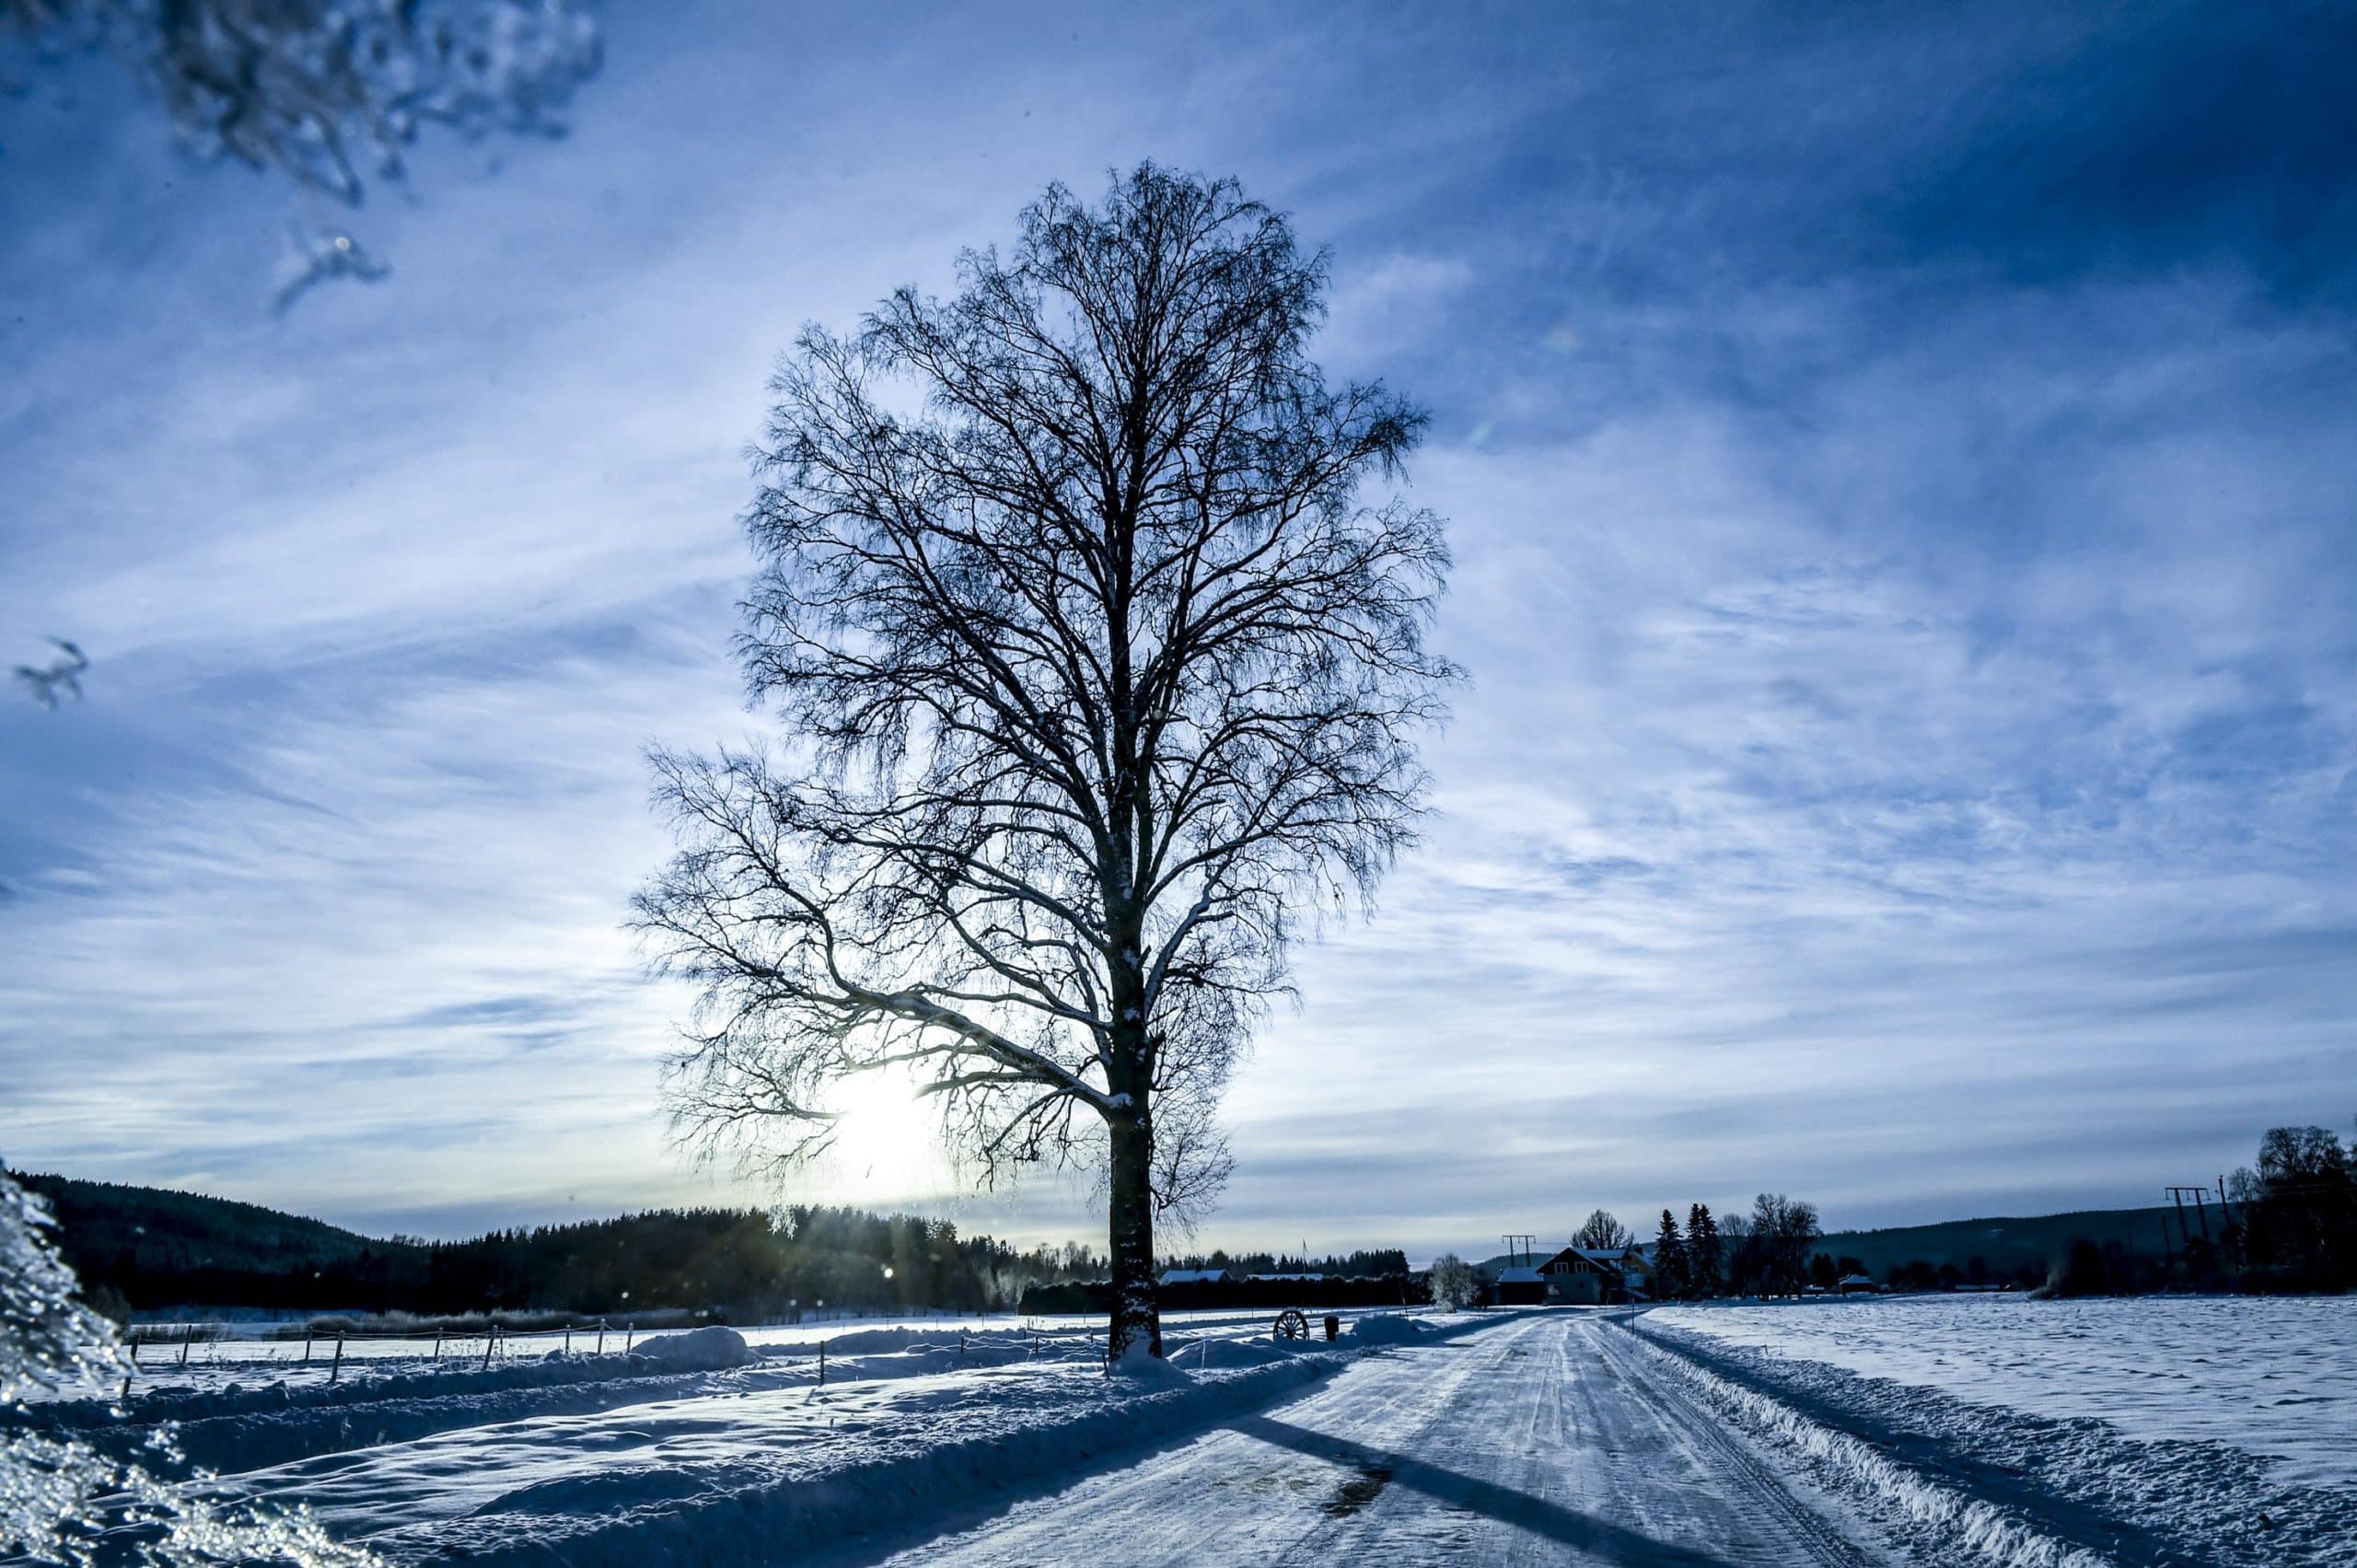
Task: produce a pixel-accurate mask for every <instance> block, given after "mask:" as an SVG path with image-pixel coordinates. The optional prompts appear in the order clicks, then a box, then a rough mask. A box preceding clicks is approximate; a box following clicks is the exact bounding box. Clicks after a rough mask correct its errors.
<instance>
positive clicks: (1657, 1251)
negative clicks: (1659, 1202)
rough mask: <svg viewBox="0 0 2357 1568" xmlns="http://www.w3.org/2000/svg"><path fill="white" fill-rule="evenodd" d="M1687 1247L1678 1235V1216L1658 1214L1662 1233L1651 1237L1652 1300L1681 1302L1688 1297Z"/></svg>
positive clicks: (1666, 1212)
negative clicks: (1652, 1258)
mask: <svg viewBox="0 0 2357 1568" xmlns="http://www.w3.org/2000/svg"><path fill="white" fill-rule="evenodd" d="M1688 1284H1689V1281H1688V1278H1687V1268H1686V1243H1685V1241H1684V1240H1683V1239H1682V1238H1681V1237H1679V1236H1678V1216H1677V1215H1675V1214H1671V1213H1670V1212H1669V1211H1668V1210H1667V1209H1664V1210H1663V1211H1662V1212H1661V1232H1660V1234H1659V1235H1657V1236H1655V1237H1654V1299H1655V1301H1680V1300H1683V1299H1684V1298H1685V1297H1686V1295H1687V1294H1688Z"/></svg>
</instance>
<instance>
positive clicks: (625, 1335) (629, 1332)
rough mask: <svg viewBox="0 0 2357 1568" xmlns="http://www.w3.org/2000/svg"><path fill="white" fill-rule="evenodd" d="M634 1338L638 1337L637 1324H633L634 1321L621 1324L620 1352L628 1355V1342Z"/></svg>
mask: <svg viewBox="0 0 2357 1568" xmlns="http://www.w3.org/2000/svg"><path fill="white" fill-rule="evenodd" d="M636 1338H638V1325H637V1324H635V1323H625V1324H623V1325H622V1353H623V1354H624V1355H628V1354H629V1353H630V1342H631V1341H633V1340H634V1339H636Z"/></svg>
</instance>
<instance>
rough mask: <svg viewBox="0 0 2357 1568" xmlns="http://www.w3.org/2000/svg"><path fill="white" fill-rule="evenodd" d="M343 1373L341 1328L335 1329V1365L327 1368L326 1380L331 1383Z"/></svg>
mask: <svg viewBox="0 0 2357 1568" xmlns="http://www.w3.org/2000/svg"><path fill="white" fill-rule="evenodd" d="M342 1375H343V1330H342V1329H338V1330H336V1331H335V1365H332V1366H330V1367H329V1368H328V1381H329V1382H331V1383H332V1382H334V1381H335V1380H336V1378H337V1377H339V1376H342Z"/></svg>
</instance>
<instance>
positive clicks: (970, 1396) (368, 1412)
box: [0, 1313, 1480, 1563]
mask: <svg viewBox="0 0 2357 1568" xmlns="http://www.w3.org/2000/svg"><path fill="white" fill-rule="evenodd" d="M1369 1316H1370V1315H1368V1314H1363V1313H1362V1314H1351V1315H1349V1317H1350V1318H1352V1319H1353V1321H1352V1323H1351V1325H1350V1327H1349V1328H1348V1329H1347V1330H1346V1331H1345V1332H1344V1334H1343V1337H1342V1339H1341V1342H1339V1343H1338V1344H1336V1345H1333V1346H1328V1345H1327V1344H1326V1343H1325V1342H1323V1341H1322V1340H1318V1341H1314V1342H1291V1343H1286V1344H1282V1345H1280V1344H1277V1343H1273V1342H1271V1339H1270V1335H1269V1321H1270V1319H1269V1316H1268V1315H1265V1314H1260V1313H1254V1314H1249V1315H1245V1314H1237V1313H1225V1314H1198V1315H1190V1317H1191V1320H1190V1321H1186V1322H1179V1321H1176V1320H1174V1321H1172V1322H1170V1323H1169V1324H1168V1325H1167V1342H1168V1344H1169V1347H1170V1349H1171V1351H1172V1354H1171V1357H1170V1360H1171V1364H1172V1365H1171V1367H1170V1368H1158V1369H1156V1372H1157V1376H1153V1377H1149V1378H1139V1377H1134V1376H1110V1377H1109V1376H1106V1375H1105V1374H1104V1372H1103V1371H1102V1368H1101V1359H1102V1357H1101V1347H1102V1337H1101V1336H1102V1324H1101V1320H1099V1319H1095V1318H1091V1319H1088V1320H1086V1325H1085V1326H1083V1325H1081V1324H1078V1323H1072V1324H1057V1323H1050V1322H1045V1321H1034V1322H1031V1323H1029V1324H1028V1325H1027V1324H1021V1323H1007V1324H1000V1325H982V1326H979V1327H978V1326H976V1325H974V1324H971V1323H968V1324H965V1325H962V1326H960V1325H955V1324H947V1323H941V1322H933V1323H918V1324H911V1325H893V1326H877V1325H875V1324H873V1323H870V1324H868V1325H865V1326H849V1325H845V1324H842V1323H830V1324H828V1325H824V1326H823V1328H822V1329H821V1330H819V1331H816V1332H799V1331H791V1330H782V1331H780V1332H778V1333H776V1334H773V1335H771V1336H768V1338H769V1340H770V1342H767V1343H759V1344H748V1343H746V1342H745V1341H744V1339H743V1338H742V1337H740V1336H738V1335H737V1333H736V1332H735V1331H734V1330H725V1329H707V1330H697V1331H696V1332H695V1333H694V1334H692V1335H672V1336H656V1337H653V1338H651V1339H644V1340H641V1341H640V1342H638V1343H637V1344H636V1346H635V1347H634V1353H633V1354H631V1355H628V1356H624V1355H621V1354H620V1353H610V1354H608V1355H605V1356H588V1355H578V1354H576V1355H571V1356H567V1355H564V1354H563V1353H554V1354H548V1355H543V1356H540V1357H539V1358H536V1359H524V1358H520V1357H519V1358H517V1359H515V1360H513V1361H510V1362H507V1363H505V1364H501V1363H498V1362H494V1364H493V1365H492V1366H490V1367H489V1368H487V1369H486V1368H484V1367H482V1365H480V1364H479V1363H476V1364H471V1365H470V1364H465V1363H459V1362H457V1361H447V1362H445V1363H444V1364H443V1365H441V1366H439V1367H435V1366H434V1365H430V1364H421V1363H418V1362H415V1361H413V1360H412V1361H399V1360H379V1361H367V1360H360V1361H354V1362H352V1363H348V1364H347V1365H346V1366H345V1367H344V1369H343V1377H342V1378H341V1379H340V1380H339V1381H338V1382H337V1383H335V1384H333V1385H330V1384H327V1383H325V1382H324V1381H322V1380H320V1379H319V1376H317V1375H316V1369H308V1370H307V1369H304V1368H300V1367H293V1366H287V1365H284V1364H279V1365H273V1364H269V1363H260V1364H257V1363H247V1364H245V1365H244V1371H245V1373H246V1376H245V1377H244V1378H242V1379H239V1380H231V1379H217V1378H216V1379H209V1380H203V1381H197V1380H192V1381H190V1382H188V1383H184V1384H180V1385H170V1384H164V1383H161V1382H160V1381H157V1380H149V1379H138V1380H134V1388H133V1391H132V1397H131V1399H130V1400H128V1401H127V1406H126V1407H125V1408H126V1409H127V1415H125V1414H122V1413H118V1411H117V1408H116V1405H115V1402H114V1401H113V1400H107V1399H103V1398H88V1399H84V1400H78V1401H76V1400H64V1401H53V1402H51V1403H48V1404H45V1405H42V1406H40V1407H36V1408H33V1409H30V1410H28V1411H17V1412H15V1413H13V1414H6V1413H0V1420H6V1421H10V1422H16V1423H29V1424H32V1425H36V1426H41V1427H45V1428H48V1429H52V1430H56V1429H60V1428H63V1429H64V1430H65V1431H67V1432H68V1433H70V1434H72V1435H75V1436H79V1437H82V1438H84V1439H86V1440H89V1441H92V1442H95V1443H98V1444H99V1445H100V1446H102V1447H105V1448H109V1449H112V1450H118V1451H124V1452H128V1451H130V1450H132V1449H135V1448H138V1447H140V1446H143V1445H145V1442H146V1441H147V1439H148V1437H149V1435H150V1434H151V1433H153V1432H154V1431H155V1430H156V1428H157V1426H158V1425H159V1424H162V1423H169V1424H170V1425H172V1426H173V1427H174V1428H175V1429H176V1431H177V1434H178V1438H179V1442H180V1446H181V1447H182V1448H183V1449H184V1451H185V1452H186V1454H187V1455H188V1457H189V1458H190V1459H191V1460H192V1462H193V1463H195V1464H197V1465H200V1466H203V1467H204V1468H205V1469H210V1470H212V1471H215V1472H216V1473H217V1474H218V1475H219V1477H220V1478H221V1479H220V1481H218V1482H217V1483H215V1484H217V1485H218V1486H219V1487H220V1488H221V1489H222V1490H224V1491H226V1492H227V1493H235V1494H241V1495H263V1496H268V1497H271V1498H273V1500H276V1501H281V1502H298V1503H304V1504H309V1505H310V1506H312V1507H313V1508H314V1509H315V1510H316V1511H317V1512H318V1513H319V1516H320V1517H321V1518H322V1519H323V1520H324V1521H325V1522H326V1523H327V1524H328V1525H329V1526H330V1527H331V1528H332V1529H334V1530H335V1531H336V1532H337V1533H338V1534H340V1535H343V1536H347V1537H351V1538H354V1539H365V1540H367V1541H369V1542H370V1543H371V1544H373V1545H375V1546H377V1547H378V1548H380V1549H382V1550H383V1551H385V1552H386V1554H387V1555H389V1557H391V1558H393V1559H394V1560H395V1561H398V1562H410V1561H423V1560H425V1559H429V1558H441V1557H446V1556H449V1555H453V1554H457V1555H465V1556H467V1557H469V1558H470V1559H478V1560H481V1559H489V1560H492V1561H503V1560H505V1561H519V1560H531V1561H537V1562H545V1561H550V1560H552V1559H553V1560H556V1561H562V1562H586V1563H594V1562H617V1563H620V1562H632V1563H636V1562H654V1561H673V1560H676V1561H691V1560H692V1561H721V1560H735V1561H747V1562H753V1561H772V1560H774V1558H775V1541H776V1540H777V1539H778V1535H777V1532H780V1531H784V1532H787V1533H789V1534H807V1533H818V1534H830V1533H832V1534H840V1533H841V1532H842V1530H843V1529H844V1528H845V1527H847V1526H848V1525H849V1524H851V1523H866V1522H872V1521H873V1520H875V1519H877V1518H879V1517H894V1518H899V1517H905V1516H907V1512H908V1509H909V1506H910V1504H911V1503H912V1502H915V1503H918V1504H921V1505H932V1506H943V1507H946V1506H949V1505H951V1504H954V1503H956V1502H957V1501H958V1500H961V1499H965V1498H969V1497H971V1496H973V1495H976V1494H978V1493H982V1492H985V1491H987V1490H988V1489H989V1488H991V1487H993V1486H996V1485H1000V1484H1004V1482H1006V1481H1012V1480H1020V1479H1022V1478H1024V1477H1026V1476H1028V1475H1030V1474H1033V1473H1035V1472H1046V1471H1057V1470H1062V1469H1068V1468H1070V1467H1071V1466H1072V1465H1073V1464H1074V1462H1075V1461H1076V1460H1077V1458H1079V1457H1080V1456H1083V1455H1085V1454H1086V1453H1087V1452H1089V1451H1091V1450H1103V1449H1117V1448H1119V1447H1120V1446H1123V1445H1125V1444H1131V1443H1136V1442H1140V1441H1144V1440H1146V1439H1150V1438H1152V1437H1154V1436H1155V1435H1156V1434H1159V1433H1162V1432H1166V1431H1177V1430H1179V1429H1182V1428H1186V1427H1190V1426H1193V1425H1200V1424H1202V1423H1204V1422H1207V1421H1210V1420H1213V1419H1215V1418H1218V1417H1220V1416H1222V1415H1225V1414H1228V1413H1232V1412H1234V1411H1239V1410H1244V1409H1248V1408H1250V1407H1252V1406H1255V1405H1258V1404H1260V1403H1265V1402H1266V1401H1268V1400H1271V1399H1274V1398H1277V1397H1280V1396H1281V1395H1283V1394H1284V1393H1286V1392H1288V1391H1291V1390H1293V1389H1295V1388H1300V1387H1302V1386H1305V1385H1306V1384H1307V1383H1308V1382H1310V1381H1313V1380H1315V1379H1316V1378H1318V1377H1319V1376H1324V1375H1326V1374H1328V1373H1329V1372H1331V1371H1332V1370H1333V1369H1334V1368H1335V1367H1337V1366H1339V1365H1343V1364H1344V1363H1345V1362H1347V1361H1348V1360H1350V1359H1352V1358H1353V1356H1354V1355H1355V1354H1356V1353H1358V1352H1360V1351H1361V1350H1362V1349H1364V1348H1367V1347H1368V1346H1369V1345H1371V1344H1372V1343H1373V1342H1374V1341H1376V1340H1378V1339H1380V1340H1383V1341H1384V1342H1392V1341H1395V1340H1397V1339H1399V1338H1405V1339H1407V1340H1410V1341H1411V1342H1421V1341H1422V1340H1424V1339H1426V1338H1428V1337H1430V1336H1432V1335H1434V1334H1435V1333H1446V1332H1447V1331H1449V1330H1452V1329H1457V1328H1462V1327H1466V1326H1469V1325H1472V1324H1475V1323H1478V1322H1480V1319H1478V1318H1439V1317H1433V1316H1426V1317H1423V1318H1421V1319H1420V1320H1419V1322H1418V1324H1417V1325H1416V1326H1415V1327H1414V1328H1412V1329H1410V1330H1405V1331H1404V1333H1393V1334H1390V1335H1385V1334H1384V1333H1383V1331H1382V1330H1384V1329H1385V1328H1386V1327H1387V1326H1388V1325H1385V1324H1382V1323H1380V1322H1378V1323H1376V1326H1375V1329H1374V1330H1373V1331H1372V1332H1371V1333H1370V1334H1369V1335H1368V1337H1367V1338H1366V1339H1364V1340H1362V1339H1361V1338H1360V1337H1359V1335H1358V1332H1357V1330H1358V1329H1359V1328H1360V1327H1361V1326H1362V1325H1363V1324H1364V1323H1366V1322H1367V1320H1368V1318H1369ZM822 1343H823V1345H824V1349H825V1355H824V1358H823V1361H824V1366H823V1371H822V1367H821V1359H822V1358H821V1355H820V1347H821V1344H822ZM200 1348H202V1347H200Z"/></svg>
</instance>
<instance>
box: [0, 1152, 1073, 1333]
mask: <svg viewBox="0 0 2357 1568" xmlns="http://www.w3.org/2000/svg"><path fill="white" fill-rule="evenodd" d="M16 1179H17V1180H18V1181H20V1182H22V1183H23V1184H24V1185H25V1186H26V1187H27V1188H29V1189H30V1190H31V1191H34V1192H37V1193H39V1194H40V1195H41V1197H43V1198H45V1199H47V1200H48V1201H49V1203H50V1206H51V1207H52V1210H54V1211H55V1213H56V1215H57V1219H58V1229H57V1244H58V1249H59V1251H61V1252H62V1253H64V1257H65V1260H66V1261H67V1262H68V1263H70V1264H72V1265H73V1267H74V1272H75V1275H76V1276H77V1277H79V1279H80V1280H81V1282H82V1287H83V1291H84V1294H85V1295H87V1297H88V1298H89V1299H90V1300H91V1301H92V1302H93V1303H94V1304H96V1305H98V1306H99V1307H101V1308H102V1309H104V1310H107V1311H110V1312H113V1313H115V1314H117V1315H118V1316H122V1315H125V1314H128V1313H132V1312H158V1311H168V1310H172V1309H177V1308H180V1307H231V1308H266V1309H273V1310H282V1311H296V1312H321V1311H331V1312H346V1311H361V1312H383V1311H406V1312H413V1313H457V1312H480V1311H483V1310H485V1309H498V1310H521V1311H562V1312H575V1313H590V1314H598V1315H604V1314H608V1313H621V1312H630V1311H639V1310H643V1309H661V1308H689V1309H695V1310H713V1311H726V1312H744V1313H773V1312H778V1311H789V1310H792V1309H793V1308H794V1307H796V1306H798V1305H800V1304H803V1303H811V1304H818V1303H827V1304H831V1305H834V1306H840V1307H858V1308H863V1309H871V1310H881V1309H896V1310H897V1309H906V1308H911V1307H955V1308H958V1309H960V1310H970V1309H976V1308H982V1307H990V1308H1000V1307H1011V1306H1013V1305H1014V1303H1015V1302H1016V1300H1017V1299H1018V1298H1019V1297H1020V1296H1021V1295H1022V1293H1023V1292H1024V1290H1025V1289H1027V1288H1028V1287H1029V1286H1031V1285H1034V1284H1039V1283H1059V1282H1062V1281H1065V1280H1071V1279H1092V1278H1095V1277H1097V1275H1099V1274H1101V1273H1102V1272H1104V1268H1105V1264H1104V1260H1102V1259H1101V1258H1099V1257H1097V1255H1096V1254H1095V1253H1093V1252H1091V1251H1090V1250H1088V1249H1086V1248H1083V1247H1078V1246H1067V1247H1064V1248H1062V1249H1058V1248H1048V1247H1035V1248H1032V1249H1028V1250H1022V1249H1016V1248H1015V1247H1013V1246H1010V1245H1009V1244H1007V1243H1005V1242H1003V1241H997V1240H994V1239H993V1238H992V1237H987V1236H961V1235H959V1234H958V1227H957V1226H956V1225H953V1224H950V1223H949V1222H946V1221H943V1220H938V1219H932V1218H928V1217H926V1216H923V1215H918V1214H871V1213H868V1212H867V1211H865V1210H861V1209H847V1208H822V1207H814V1206H811V1205H808V1204H791V1205H788V1206H786V1207H784V1208H782V1209H774V1210H771V1209H653V1210H645V1211H642V1212H640V1213H637V1214H621V1215H617V1216H615V1217H613V1218H610V1219H600V1220H585V1221H577V1222H574V1223H571V1224H566V1225H538V1226H534V1227H531V1228H529V1229H525V1228H517V1229H512V1230H503V1231H493V1232H491V1233H490V1234H488V1235H485V1236H479V1237H472V1238H471V1239H469V1240H465V1241H439V1242H420V1241H413V1240H408V1239H404V1238H402V1237H393V1238H391V1239H390V1240H377V1238H375V1237H366V1236H362V1235H360V1234H358V1233H357V1232H355V1231H349V1230H345V1229H343V1227H342V1226H339V1225H328V1224H325V1223H323V1222H321V1221H319V1220H313V1219H305V1218H303V1217H301V1216H300V1215H296V1214H282V1213H280V1212H279V1211H278V1210H275V1209H265V1208H262V1207H261V1206H260V1205H258V1204H254V1203H238V1202H230V1201H229V1200H227V1199H225V1198H208V1197H203V1196H202V1195H200V1194H197V1193H192V1192H175V1191H168V1190H166V1189H163V1188H157V1187H134V1186H130V1185H127V1184H124V1183H122V1182H114V1181H83V1180H77V1179H74V1178H71V1177H62V1176H47V1175H17V1176H16Z"/></svg>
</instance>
